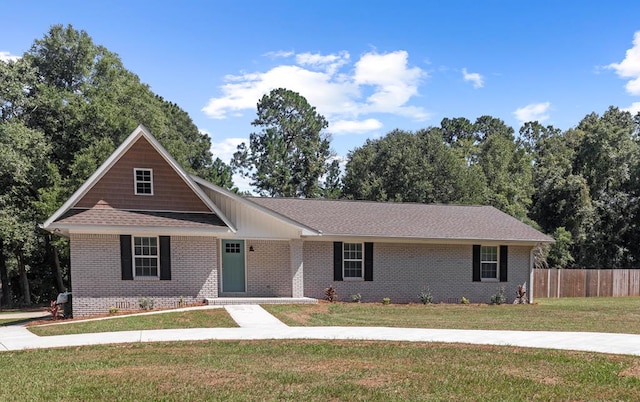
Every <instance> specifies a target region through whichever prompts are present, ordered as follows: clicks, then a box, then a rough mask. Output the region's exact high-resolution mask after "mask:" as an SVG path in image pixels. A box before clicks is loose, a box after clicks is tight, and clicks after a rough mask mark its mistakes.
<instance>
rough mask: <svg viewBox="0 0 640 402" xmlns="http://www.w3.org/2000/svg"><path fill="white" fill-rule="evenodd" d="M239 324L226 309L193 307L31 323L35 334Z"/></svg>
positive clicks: (228, 326)
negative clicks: (77, 320)
mask: <svg viewBox="0 0 640 402" xmlns="http://www.w3.org/2000/svg"><path fill="white" fill-rule="evenodd" d="M218 327H225V328H230V327H237V324H236V323H235V321H233V319H232V318H231V317H230V316H229V314H228V313H227V312H226V310H225V309H222V308H220V309H211V310H192V311H184V312H174V313H161V314H152V315H133V316H123V317H119V318H111V319H108V320H98V321H86V322H77V323H75V322H74V323H68V324H60V325H44V326H30V327H29V330H30V331H31V332H33V333H34V334H36V335H40V336H50V335H70V334H85V333H95V332H112V331H136V330H145V329H173V328H218Z"/></svg>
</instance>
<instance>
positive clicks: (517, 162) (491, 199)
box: [478, 132, 533, 220]
mask: <svg viewBox="0 0 640 402" xmlns="http://www.w3.org/2000/svg"><path fill="white" fill-rule="evenodd" d="M478 164H479V166H480V167H481V168H482V171H483V173H484V176H485V178H486V188H487V191H486V193H485V200H484V201H485V203H487V204H489V205H492V206H494V207H496V208H498V209H500V210H501V211H503V212H506V213H508V214H509V215H512V216H514V217H516V218H518V219H521V220H523V219H525V218H526V217H527V212H528V208H529V205H530V204H531V194H532V193H533V186H532V168H531V158H530V157H529V155H528V154H527V153H526V151H525V150H524V149H523V148H522V147H519V146H518V145H517V144H516V143H515V142H514V140H513V137H512V136H509V135H504V134H503V133H500V132H498V133H492V134H488V135H486V136H485V137H484V140H483V142H482V143H481V145H480V153H479V156H478Z"/></svg>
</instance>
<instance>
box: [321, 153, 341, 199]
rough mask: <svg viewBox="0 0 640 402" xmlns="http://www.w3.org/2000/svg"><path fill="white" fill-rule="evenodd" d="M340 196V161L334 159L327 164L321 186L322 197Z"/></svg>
mask: <svg viewBox="0 0 640 402" xmlns="http://www.w3.org/2000/svg"><path fill="white" fill-rule="evenodd" d="M341 196H342V172H341V171H340V161H339V160H337V159H334V160H332V161H331V164H329V168H328V169H327V174H326V176H325V178H324V184H323V186H322V198H327V199H337V198H340V197H341Z"/></svg>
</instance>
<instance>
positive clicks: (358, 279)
mask: <svg viewBox="0 0 640 402" xmlns="http://www.w3.org/2000/svg"><path fill="white" fill-rule="evenodd" d="M342 280H343V281H345V282H363V281H364V278H345V277H342Z"/></svg>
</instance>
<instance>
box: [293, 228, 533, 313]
mask: <svg viewBox="0 0 640 402" xmlns="http://www.w3.org/2000/svg"><path fill="white" fill-rule="evenodd" d="M529 250H530V248H529V247H515V246H510V247H509V268H508V282H473V281H472V253H473V252H472V246H471V245H425V244H400V243H375V244H374V248H373V281H370V282H368V281H362V280H358V281H355V280H345V281H334V280H333V243H332V242H312V241H309V242H305V243H304V294H305V296H308V297H314V298H318V299H324V289H325V288H326V287H328V286H330V285H332V286H334V288H335V289H336V291H337V293H338V296H339V298H340V300H342V301H350V300H351V297H350V296H351V295H352V294H356V293H360V294H361V296H362V301H363V302H379V301H381V300H382V298H383V297H389V298H391V302H392V303H396V302H397V303H409V302H414V303H417V302H419V299H418V294H419V293H420V291H421V290H422V289H424V288H426V287H427V286H428V287H429V288H430V289H431V292H432V294H433V298H434V299H433V301H434V302H436V303H438V302H456V301H459V300H460V298H461V297H462V296H464V297H466V298H468V299H469V300H470V301H471V302H472V303H486V302H489V300H490V297H491V295H493V294H495V293H496V292H497V289H498V288H499V287H502V286H504V288H505V294H506V296H507V302H513V300H514V298H515V291H516V288H517V285H518V284H522V283H524V282H528V281H529Z"/></svg>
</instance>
